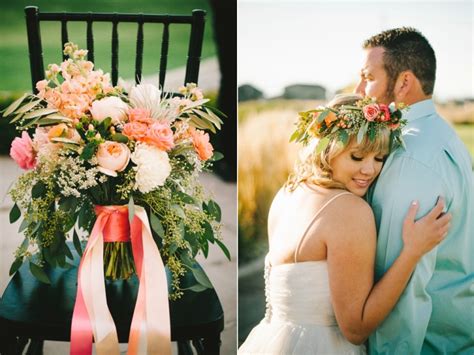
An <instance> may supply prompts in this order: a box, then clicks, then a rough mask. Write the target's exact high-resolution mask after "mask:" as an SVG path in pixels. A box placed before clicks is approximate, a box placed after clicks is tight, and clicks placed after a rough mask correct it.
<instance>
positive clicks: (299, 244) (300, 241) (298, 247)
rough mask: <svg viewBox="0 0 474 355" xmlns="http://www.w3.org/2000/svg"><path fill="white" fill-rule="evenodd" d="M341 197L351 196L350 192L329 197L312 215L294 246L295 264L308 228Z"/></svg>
mask: <svg viewBox="0 0 474 355" xmlns="http://www.w3.org/2000/svg"><path fill="white" fill-rule="evenodd" d="M343 195H352V193H351V192H348V191H344V192H341V193H340V194H337V195H335V196H333V197H331V198H330V199H329V200H328V201H327V202H326V203H325V204H324V205H323V207H321V208H320V209H319V211H318V212H316V214H315V215H314V217H313V219H312V220H311V222H310V223H309V225H308V227H306V230H305V231H304V233H303V235H302V237H301V238H300V239H299V240H298V243H297V244H296V248H295V263H296V262H297V255H298V251H299V249H300V246H301V243H302V242H303V240H304V238H305V237H306V234H308V232H309V230H310V228H311V227H312V226H313V224H314V222H316V218H318V216H319V215H320V214H321V212H322V211H323V210H324V209H325V208H326V207H327V206H328V205H329V204H330V203H331V202H332V201H334V200H335V199H336V198H338V197H340V196H343Z"/></svg>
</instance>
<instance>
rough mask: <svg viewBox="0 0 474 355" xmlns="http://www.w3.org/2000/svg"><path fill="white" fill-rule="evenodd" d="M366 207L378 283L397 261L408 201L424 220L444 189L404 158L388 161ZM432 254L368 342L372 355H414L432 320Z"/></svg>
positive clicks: (426, 171) (434, 175)
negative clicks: (374, 233) (429, 289)
mask: <svg viewBox="0 0 474 355" xmlns="http://www.w3.org/2000/svg"><path fill="white" fill-rule="evenodd" d="M391 158H392V159H391V161H387V163H388V164H387V165H386V167H385V168H384V170H383V171H382V174H381V175H380V177H379V179H378V181H377V184H376V186H375V188H374V190H373V191H372V196H371V199H370V200H369V202H370V203H371V205H372V208H373V210H374V215H375V218H376V223H377V231H378V235H377V238H378V239H377V252H376V261H375V277H376V280H379V279H380V278H381V277H382V276H383V274H384V273H385V272H386V271H387V270H388V269H389V268H390V266H391V265H392V264H393V262H394V261H395V259H396V258H397V257H398V256H399V254H400V252H401V250H402V247H403V240H402V226H403V220H404V219H405V216H406V214H407V212H408V209H409V206H410V204H411V202H412V201H414V200H417V201H419V205H420V207H419V210H418V214H417V217H416V218H417V219H419V218H421V217H423V216H424V215H426V214H427V213H428V212H429V211H430V210H431V209H432V208H433V207H434V205H435V204H436V202H437V199H438V197H439V196H443V197H444V198H445V199H446V195H445V194H446V191H447V189H446V188H445V186H444V183H443V181H442V179H441V177H439V175H438V174H437V173H436V172H434V171H433V170H431V169H430V168H429V167H427V166H425V165H424V164H422V163H420V162H418V161H416V160H414V159H412V158H410V157H405V156H396V155H394V156H393V157H391ZM436 254H437V248H435V249H433V250H432V251H431V252H429V253H427V254H425V255H424V256H423V258H422V259H421V260H420V262H419V263H418V265H417V266H416V269H415V271H414V273H413V275H412V277H411V279H410V281H409V283H408V285H407V287H406V289H405V291H404V292H403V294H402V295H401V297H400V299H399V301H398V303H397V304H396V305H395V308H394V309H393V311H392V312H391V313H390V314H389V316H388V317H387V318H386V319H385V321H384V322H383V323H382V324H381V325H380V326H379V327H378V328H377V330H376V331H375V332H374V333H373V334H372V336H371V337H370V339H369V349H370V353H371V354H419V353H420V352H421V348H422V345H423V340H424V338H425V334H426V330H427V327H428V322H429V320H430V316H431V310H432V302H431V297H430V295H429V294H428V293H427V291H426V287H427V284H428V282H429V281H430V279H431V277H432V275H433V272H434V269H435V264H436Z"/></svg>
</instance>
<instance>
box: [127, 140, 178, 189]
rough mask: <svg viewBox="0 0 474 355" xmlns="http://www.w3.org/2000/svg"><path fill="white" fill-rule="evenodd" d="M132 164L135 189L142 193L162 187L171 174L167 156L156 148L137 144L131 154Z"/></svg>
mask: <svg viewBox="0 0 474 355" xmlns="http://www.w3.org/2000/svg"><path fill="white" fill-rule="evenodd" d="M131 158H132V162H133V163H135V164H136V165H137V166H136V167H134V170H135V171H136V172H137V173H136V176H135V187H134V188H135V189H138V190H139V191H140V192H142V193H147V192H150V191H152V190H154V189H156V188H157V187H158V186H163V185H164V183H165V181H166V178H167V177H168V176H169V175H170V173H171V165H170V161H169V157H168V154H167V153H166V152H164V151H162V150H160V149H158V148H156V147H153V146H150V145H148V144H145V143H138V144H137V145H136V146H135V151H134V152H133V153H132V156H131Z"/></svg>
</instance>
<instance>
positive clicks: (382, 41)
mask: <svg viewBox="0 0 474 355" xmlns="http://www.w3.org/2000/svg"><path fill="white" fill-rule="evenodd" d="M375 47H383V48H384V49H385V53H384V57H383V61H384V66H385V70H386V72H387V75H388V88H387V89H388V92H392V91H393V88H394V86H395V82H396V80H397V78H398V75H399V74H400V73H401V72H402V71H405V70H411V71H412V72H413V74H415V76H416V77H417V78H418V80H419V81H420V83H421V87H422V89H423V92H424V93H425V95H432V94H433V89H434V84H435V79H436V57H435V53H434V50H433V48H432V47H431V45H430V43H429V42H428V40H427V39H426V38H425V37H424V36H423V35H422V34H421V33H420V32H419V31H418V30H416V29H414V28H411V27H401V28H394V29H391V30H387V31H383V32H381V33H379V34H377V35H375V36H372V37H370V38H369V39H367V40H366V41H365V42H364V44H363V48H364V49H368V48H375Z"/></svg>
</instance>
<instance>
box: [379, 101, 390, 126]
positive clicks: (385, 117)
mask: <svg viewBox="0 0 474 355" xmlns="http://www.w3.org/2000/svg"><path fill="white" fill-rule="evenodd" d="M379 107H380V110H382V116H381V117H380V121H381V122H387V121H390V110H389V108H388V106H387V105H384V104H380V105H379Z"/></svg>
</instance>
